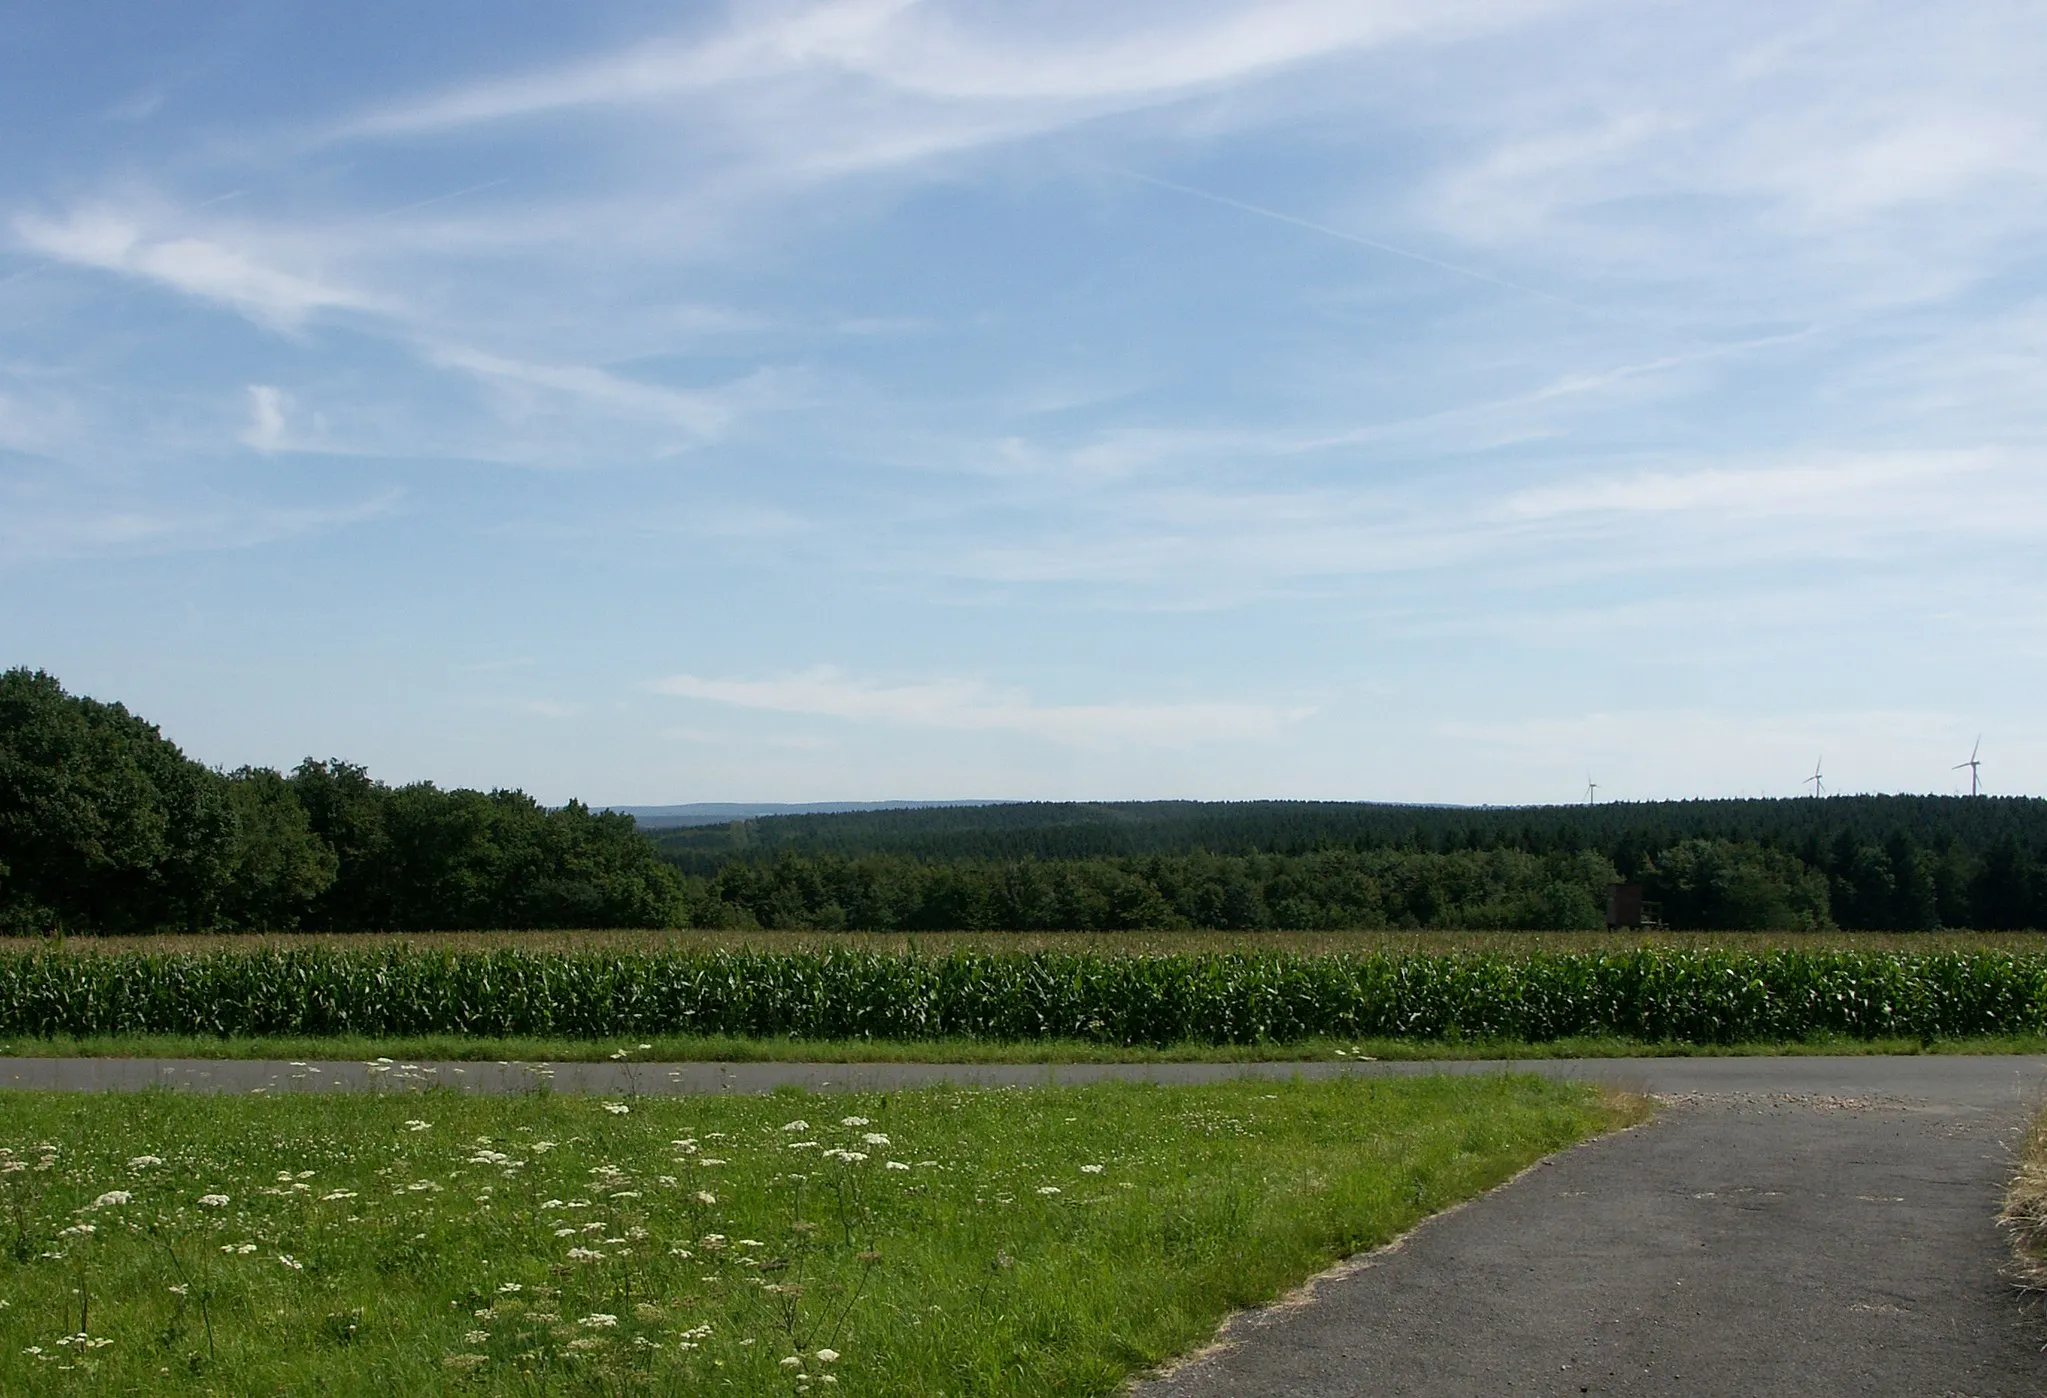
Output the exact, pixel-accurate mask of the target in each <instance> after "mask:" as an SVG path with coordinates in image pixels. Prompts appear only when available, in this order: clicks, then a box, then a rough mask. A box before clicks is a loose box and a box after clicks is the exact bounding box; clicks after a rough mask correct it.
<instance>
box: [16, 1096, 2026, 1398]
mask: <svg viewBox="0 0 2047 1398" xmlns="http://www.w3.org/2000/svg"><path fill="white" fill-rule="evenodd" d="M1510 1066H1511V1067H1515V1068H1520V1069H1525V1070H1528V1071H1534V1072H1540V1073H1546V1074H1551V1075H1555V1076H1559V1077H1570V1078H1580V1079H1591V1080H1596V1081H1603V1082H1609V1083H1614V1084H1616V1085H1619V1086H1624V1087H1630V1088H1635V1089H1638V1090H1641V1091H1647V1092H1654V1093H1657V1094H1659V1095H1661V1096H1663V1097H1665V1098H1666V1099H1667V1102H1668V1105H1667V1106H1666V1108H1665V1110H1664V1111H1663V1112H1662V1114H1661V1115H1660V1116H1659V1118H1658V1119H1657V1120H1656V1121H1655V1122H1653V1123H1652V1124H1650V1125H1648V1126H1644V1127H1640V1128H1638V1129H1636V1130H1633V1131H1628V1132H1624V1133H1621V1134H1619V1135H1615V1136H1610V1137H1607V1138H1605V1139H1603V1140H1599V1141H1594V1142H1592V1143H1590V1144H1588V1145H1585V1146H1582V1147H1579V1148H1578V1149H1576V1150H1572V1151H1568V1152H1566V1153H1564V1154H1563V1155H1561V1156H1557V1157H1555V1158H1553V1159H1551V1160H1549V1161H1547V1162H1545V1163H1543V1164H1542V1165H1539V1166H1537V1167H1536V1168H1535V1169H1533V1170H1531V1171H1529V1172H1528V1173H1527V1174H1525V1175H1523V1176H1521V1177H1520V1178H1519V1179H1517V1180H1515V1181H1514V1182H1512V1183H1510V1184H1508V1185H1506V1186H1504V1187H1502V1188H1501V1189H1499V1190H1496V1191H1494V1192H1493V1193H1491V1194H1489V1195H1487V1196H1485V1197H1484V1198H1481V1199H1478V1200H1475V1201H1473V1202H1472V1203H1470V1204H1467V1205H1465V1206H1464V1207H1462V1208H1458V1209H1454V1210H1452V1211H1450V1212H1449V1213H1447V1214H1444V1215H1441V1216H1439V1217H1437V1218H1435V1219H1432V1220H1430V1221H1429V1222H1427V1223H1425V1224H1423V1225H1422V1226H1421V1227H1420V1228H1419V1229H1417V1230H1416V1231H1415V1232H1414V1233H1413V1234H1411V1235H1409V1237H1408V1238H1406V1239H1404V1240H1403V1241H1402V1242H1401V1243H1400V1244H1398V1245H1396V1246H1394V1247H1392V1248H1389V1249H1384V1250H1381V1251H1379V1252H1377V1253H1373V1254H1369V1255H1367V1256H1364V1257H1361V1258H1354V1259H1352V1260H1351V1261H1350V1262H1349V1263H1347V1264H1345V1265H1344V1266H1343V1267H1341V1268H1339V1269H1337V1271H1336V1272H1333V1273H1332V1274H1330V1275H1329V1276H1327V1277H1325V1278H1322V1279H1320V1280H1319V1281H1318V1282H1317V1284H1316V1285H1315V1286H1314V1287H1313V1288H1312V1290H1311V1294H1309V1295H1307V1296H1305V1297H1296V1298H1292V1299H1291V1300H1290V1301H1289V1302H1288V1303H1286V1304H1283V1305H1281V1306H1277V1307H1274V1308H1272V1309H1270V1310H1268V1311H1262V1312H1257V1313H1254V1314H1250V1315H1246V1316H1240V1317H1238V1318H1237V1319H1236V1320H1235V1321H1233V1322H1232V1323H1231V1324H1230V1325H1229V1326H1227V1327H1226V1328H1225V1331H1224V1334H1223V1336H1222V1339H1221V1342H1220V1343H1219V1344H1218V1345H1216V1346H1215V1347H1213V1348H1212V1349H1211V1350H1209V1351H1207V1352H1205V1353H1204V1354H1203V1355H1202V1356H1200V1357H1198V1358H1196V1359H1194V1360H1193V1361H1191V1362H1189V1363H1187V1364H1185V1365H1183V1366H1182V1367H1180V1368H1179V1369H1178V1370H1176V1371H1175V1372H1174V1373H1172V1374H1170V1375H1168V1376H1166V1377H1164V1378H1161V1379H1158V1380H1155V1381H1153V1382H1151V1383H1148V1384H1146V1385H1143V1386H1141V1387H1140V1388H1139V1389H1138V1390H1137V1392H1138V1394H1139V1395H1141V1398H1221V1396H1222V1395H1232V1396H1233V1398H1234V1395H1247V1394H1250V1395H1259V1396H1260V1398H1337V1395H1366V1394H1370V1395H1403V1394H1416V1395H1421V1394H1426V1395H1431V1398H1464V1396H1465V1395H1472V1398H1477V1396H1478V1395H1485V1396H1486V1398H1492V1395H1500V1394H1532V1395H1551V1394H1555V1395H1571V1394H1638V1395H1650V1394H1654V1395H1673V1396H1676V1395H1684V1396H1685V1398H1691V1395H1701V1396H1702V1398H1703V1395H1714V1398H1721V1395H1726V1396H1727V1398H1734V1396H1735V1395H1741V1398H1747V1396H1748V1395H1806V1394H1811V1395H1835V1394H1840V1395H1848V1394H1856V1395H1862V1394H1867V1395H1898V1398H1907V1396H1908V1395H1909V1398H2007V1396H2010V1398H2017V1396H2018V1395H2047V1353H2043V1352H2042V1347H2043V1345H2047V1315H2043V1314H2042V1313H2041V1312H2040V1311H2039V1310H2038V1309H2035V1308H2030V1307H2027V1306H2025V1305H2022V1304H2021V1303H2020V1301H2019V1300H2018V1298H2017V1297H2015V1295H2014V1294H2013V1292H2012V1291H2011V1289H2010V1288H2009V1287H2008V1286H2007V1285H2005V1284H2004V1283H2003V1282H2002V1281H2000V1280H1999V1277H1998V1266H1999V1263H2000V1262H2001V1260H2002V1256H2003V1250H2002V1244H2001V1242H2000V1240H1999V1238H1998V1235H1997V1231H1996V1228H1995V1226H1994V1223H1993V1219H1994V1217H1995V1215H1996V1212H1997V1206H1998V1201H1999V1197H2000V1195H2001V1192H2002V1188H2003V1183H2004V1179H2005V1175H2006V1172H2007V1170H2008V1167H2009V1162H2010V1147H2011V1144H2012V1142H2013V1141H2014V1139H2015V1137H2016V1134H2017V1131H2018V1128H2019V1126H2020V1124H2021V1123H2022V1121H2023V1120H2024V1117H2025V1114H2026V1111H2027V1109H2028V1108H2029V1107H2031V1106H2034V1105H2036V1104H2038V1103H2039V1102H2040V1101H2041V1100H2043V1088H2047V1058H2018V1057H2010V1058H2004V1057H1964V1056H1939V1057H1934V1056H1925V1057H1913V1058H1874V1057H1871V1058H1690V1059H1581V1060H1548V1061H1532V1062H1527V1063H1521V1064H1513V1065H1508V1064H1503V1063H1438V1064H1413V1063H1397V1064H1395V1063H1357V1064H1350V1063H1334V1064H1332V1063H1317V1064H1298V1065H1296V1064H1272V1063H1263V1064H1157V1065H1151V1064H1089V1065H1062V1066H1058V1067H1033V1066H1016V1065H985V1064H975V1065H953V1064H787V1063H767V1064H703V1063H698V1064H655V1063H647V1064H620V1063H593V1064H582V1063H576V1064H570V1063H563V1064H552V1065H549V1064H495V1063H437V1064H435V1063H422V1064H405V1063H390V1064H382V1063H380V1064H360V1063H302V1064H291V1063H262V1062H225V1061H206V1060H136V1059H29V1058H15V1059H0V1087H7V1086H12V1087H18V1088H43V1089H72V1090H95V1089H133V1088H140V1087H149V1086H161V1087H165V1088H169V1089H171V1090H186V1091H212V1092H266V1093H267V1092H332V1091H365V1090H368V1091H417V1090H423V1089H427V1088H431V1087H436V1086H443V1087H452V1088H455V1089H457V1090H461V1091H470V1092H516V1091H532V1090H536V1089H542V1088H546V1089H551V1090H555V1091H580V1092H602V1093H632V1092H638V1093H645V1094H673V1093H693V1092H719V1091H727V1092H760V1091H769V1090H772V1089H774V1088H776V1087H779V1086H784V1085H791V1086H798V1087H804V1088H809V1089H813V1090H833V1089H841V1090H879V1089H890V1090H894V1089H900V1088H906V1087H914V1086H919V1085H925V1084H931V1083H937V1082H961V1083H975V1084H980V1085H985V1086H1032V1085H1041V1084H1045V1083H1051V1082H1058V1083H1081V1082H1091V1081H1100V1080H1103V1079H1109V1078H1118V1079H1137V1080H1144V1081H1154V1082H1178V1083H1192V1082H1211V1081H1216V1080H1219V1079H1224V1078H1233V1077H1255V1078H1265V1079H1285V1078H1288V1077H1292V1076H1294V1075H1296V1074H1298V1075H1300V1076H1303V1077H1327V1076H1333V1075H1336V1074H1341V1073H1369V1074H1411V1073H1417V1072H1453V1073H1485V1072H1498V1071H1500V1070H1501V1069H1502V1068H1506V1067H1510Z"/></svg>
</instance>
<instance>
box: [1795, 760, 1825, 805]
mask: <svg viewBox="0 0 2047 1398" xmlns="http://www.w3.org/2000/svg"><path fill="white" fill-rule="evenodd" d="M1824 761H1826V759H1825V758H1819V759H1817V760H1816V761H1814V763H1813V764H1812V775H1811V776H1809V777H1807V778H1806V779H1805V780H1804V781H1803V782H1801V783H1799V784H1800V785H1801V786H1810V787H1811V788H1812V794H1813V795H1815V796H1824V795H1826V794H1827V784H1826V781H1825V779H1824V778H1822V777H1821V776H1820V763H1821V762H1824Z"/></svg>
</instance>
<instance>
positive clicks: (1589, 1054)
mask: <svg viewBox="0 0 2047 1398" xmlns="http://www.w3.org/2000/svg"><path fill="white" fill-rule="evenodd" d="M1922 1053H1941V1054H1996V1053H2047V1037H2041V1036H2037V1035H1999V1036H1993V1035H1981V1036H1975V1037H1968V1038H1956V1039H1935V1040H1931V1041H1926V1040H1920V1039H1908V1038H1880V1039H1861V1038H1851V1037H1848V1036H1846V1035H1841V1034H1816V1035H1813V1036H1812V1037H1810V1038H1806V1039H1795V1040H1764V1041H1756V1042H1748V1043H1733V1044H1696V1043H1684V1042H1673V1041H1668V1040H1644V1039H1623V1038H1569V1039H1552V1040H1546V1041H1542V1042H1535V1043H1531V1042H1529V1041H1527V1040H1525V1039H1464V1040H1456V1041H1450V1040H1442V1039H1334V1038H1314V1039H1304V1040H1299V1041H1297V1042H1292V1043H1263V1044H1206V1043H1182V1044H1172V1045H1168V1046H1166V1047H1164V1048H1150V1047H1146V1046H1143V1045H1135V1046H1132V1045H1120V1044H1102V1043H1095V1042H1090V1041H1087V1040H1081V1039H1026V1040H1013V1041H1005V1040H990V1039H914V1040H901V1039H799V1038H776V1039H761V1038H741V1037H737V1036H731V1035H688V1034H683V1035H655V1036H654V1037H652V1038H649V1039H640V1038H623V1039H565V1038H509V1039H508V1038H489V1037H481V1036H477V1037H470V1036H464V1035H460V1034H438V1035H435V1034H429V1035H415V1036H409V1037H399V1038H376V1037H372V1036H367V1035H333V1036H326V1037H322V1036H314V1035H278V1036H250V1037H239V1036H238V1037H231V1038H222V1037H220V1036H218V1035H212V1034H100V1035H85V1036H73V1035H62V1034H60V1035H55V1036H52V1037H48V1038H14V1039H5V1040H0V1057H7V1056H12V1057H20V1058H213V1059H272V1060H278V1061H291V1060H299V1059H305V1060H328V1061H339V1062H358V1063H361V1062H368V1061H370V1060H372V1059H376V1058H393V1059H401V1060H404V1061H407V1062H444V1063H506V1062H510V1063H543V1062H546V1063H598V1062H603V1061H604V1060H606V1059H628V1060H630V1061H632V1062H635V1063H1327V1062H1343V1061H1344V1060H1346V1059H1349V1060H1353V1061H1355V1060H1358V1059H1380V1060H1385V1061H1388V1062H1393V1061H1401V1062H1434V1061H1439V1060H1470V1059H1508V1060H1514V1059H1530V1058H1701V1057H1727V1056H1739V1057H1760V1056H1772V1055H1787V1054H1864V1055H1866V1054H1922Z"/></svg>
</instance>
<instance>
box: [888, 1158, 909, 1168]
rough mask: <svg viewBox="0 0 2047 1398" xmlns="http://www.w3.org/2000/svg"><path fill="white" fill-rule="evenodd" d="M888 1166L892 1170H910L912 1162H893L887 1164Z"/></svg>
mask: <svg viewBox="0 0 2047 1398" xmlns="http://www.w3.org/2000/svg"><path fill="white" fill-rule="evenodd" d="M887 1166H888V1168H889V1169H891V1170H907V1169H909V1168H910V1162H909V1161H907V1160H891V1161H888V1162H887Z"/></svg>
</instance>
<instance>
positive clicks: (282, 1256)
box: [277, 1252, 306, 1272]
mask: <svg viewBox="0 0 2047 1398" xmlns="http://www.w3.org/2000/svg"><path fill="white" fill-rule="evenodd" d="M277 1260H278V1261H279V1262H282V1263H283V1264H284V1265H285V1266H287V1267H289V1268H291V1269H292V1271H294V1272H303V1271H305V1270H306V1264H305V1263H303V1262H300V1261H299V1260H298V1259H296V1258H294V1257H292V1256H291V1255H290V1254H288V1253H282V1252H280V1253H279V1254H277Z"/></svg>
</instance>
